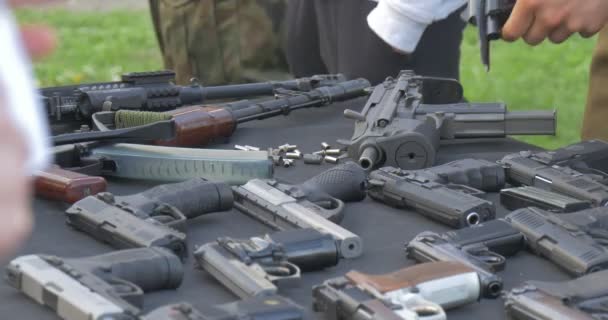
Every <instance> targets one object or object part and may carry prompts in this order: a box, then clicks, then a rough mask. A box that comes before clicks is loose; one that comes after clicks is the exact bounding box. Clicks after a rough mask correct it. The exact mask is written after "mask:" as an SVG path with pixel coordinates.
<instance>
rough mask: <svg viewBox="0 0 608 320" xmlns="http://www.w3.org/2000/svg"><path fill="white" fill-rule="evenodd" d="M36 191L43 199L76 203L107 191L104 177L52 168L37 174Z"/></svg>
mask: <svg viewBox="0 0 608 320" xmlns="http://www.w3.org/2000/svg"><path fill="white" fill-rule="evenodd" d="M35 178H36V179H35V180H34V190H35V192H36V195H37V196H40V197H42V198H46V199H50V200H56V201H63V202H67V203H75V202H77V201H79V200H81V199H83V198H85V197H87V196H90V195H94V194H97V193H99V192H103V191H106V187H107V183H106V180H105V179H104V178H102V177H95V176H87V175H84V174H80V173H76V172H72V171H68V170H64V169H61V168H59V167H51V168H49V169H46V170H44V171H39V172H37V173H36V174H35Z"/></svg>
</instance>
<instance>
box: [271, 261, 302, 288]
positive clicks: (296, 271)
mask: <svg viewBox="0 0 608 320" xmlns="http://www.w3.org/2000/svg"><path fill="white" fill-rule="evenodd" d="M280 267H286V268H287V269H288V270H289V275H274V274H273V273H272V272H271V271H269V269H268V267H266V266H265V267H263V269H264V270H265V271H266V272H267V275H266V278H267V279H268V280H269V281H270V282H272V283H274V284H279V283H280V284H288V283H295V282H297V281H299V279H300V277H301V271H300V268H299V267H298V266H297V265H295V264H293V263H291V262H287V261H285V262H284V263H282V264H281V265H280Z"/></svg>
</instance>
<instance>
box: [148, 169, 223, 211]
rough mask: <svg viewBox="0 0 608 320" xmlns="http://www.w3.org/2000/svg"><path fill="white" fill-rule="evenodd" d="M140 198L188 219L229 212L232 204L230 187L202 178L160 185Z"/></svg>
mask: <svg viewBox="0 0 608 320" xmlns="http://www.w3.org/2000/svg"><path fill="white" fill-rule="evenodd" d="M140 196H143V197H144V198H148V199H150V200H154V201H158V202H163V203H167V204H169V205H171V206H174V207H175V208H177V209H178V210H179V211H181V213H182V214H184V216H186V218H188V219H191V218H194V217H197V216H199V215H202V214H205V213H211V212H217V211H226V210H230V209H232V205H233V202H234V198H233V196H232V189H230V186H228V185H227V184H225V183H223V182H212V181H208V180H206V179H203V178H194V179H190V180H187V181H184V182H179V183H171V184H164V185H160V186H157V187H154V188H152V189H149V190H147V191H144V192H142V193H141V194H140Z"/></svg>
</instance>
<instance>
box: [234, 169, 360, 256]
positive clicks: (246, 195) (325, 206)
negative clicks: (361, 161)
mask: <svg viewBox="0 0 608 320" xmlns="http://www.w3.org/2000/svg"><path fill="white" fill-rule="evenodd" d="M365 184H366V177H365V171H364V170H363V169H361V167H359V166H358V165H356V164H355V163H353V162H347V163H345V164H343V165H340V166H336V167H333V168H331V169H329V170H327V171H325V172H323V173H321V174H319V175H317V176H315V177H313V178H311V179H309V180H307V181H305V182H304V183H302V184H300V185H289V184H283V183H279V182H277V181H276V180H261V179H254V180H251V181H249V182H248V183H246V184H245V185H243V186H235V187H233V188H232V190H233V193H234V206H235V207H236V208H237V209H239V210H240V211H242V212H243V213H245V214H247V215H249V216H250V217H252V218H254V219H256V220H258V221H260V222H262V223H264V224H266V225H268V226H270V227H271V228H273V229H276V230H291V229H301V228H312V229H316V230H318V231H320V232H322V233H326V234H330V235H332V236H333V237H334V238H335V239H336V240H338V242H339V247H340V255H341V256H342V257H344V258H355V257H358V256H360V255H361V254H362V252H363V243H362V241H361V238H359V236H357V235H356V234H354V233H352V232H350V231H348V230H346V229H344V228H342V227H341V226H339V225H338V224H337V223H339V222H340V221H341V220H342V218H343V215H344V213H343V211H344V207H345V205H344V202H343V201H360V200H363V199H364V198H365V189H366V188H365Z"/></svg>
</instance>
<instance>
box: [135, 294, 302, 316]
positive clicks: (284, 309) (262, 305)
mask: <svg viewBox="0 0 608 320" xmlns="http://www.w3.org/2000/svg"><path fill="white" fill-rule="evenodd" d="M244 319H256V320H257V319H260V320H262V319H268V320H270V319H272V320H302V319H304V315H303V311H302V307H300V306H298V305H297V304H295V303H294V302H293V301H291V300H289V299H287V298H284V297H281V296H268V297H252V298H248V299H245V300H241V301H237V302H232V303H226V304H222V305H219V306H213V307H211V308H210V309H208V310H205V312H201V311H198V310H196V309H195V308H194V307H193V306H192V305H190V304H188V303H178V304H172V305H168V306H164V307H160V308H158V309H156V310H153V311H152V312H150V313H148V314H147V315H145V316H142V317H141V318H140V320H244Z"/></svg>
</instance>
